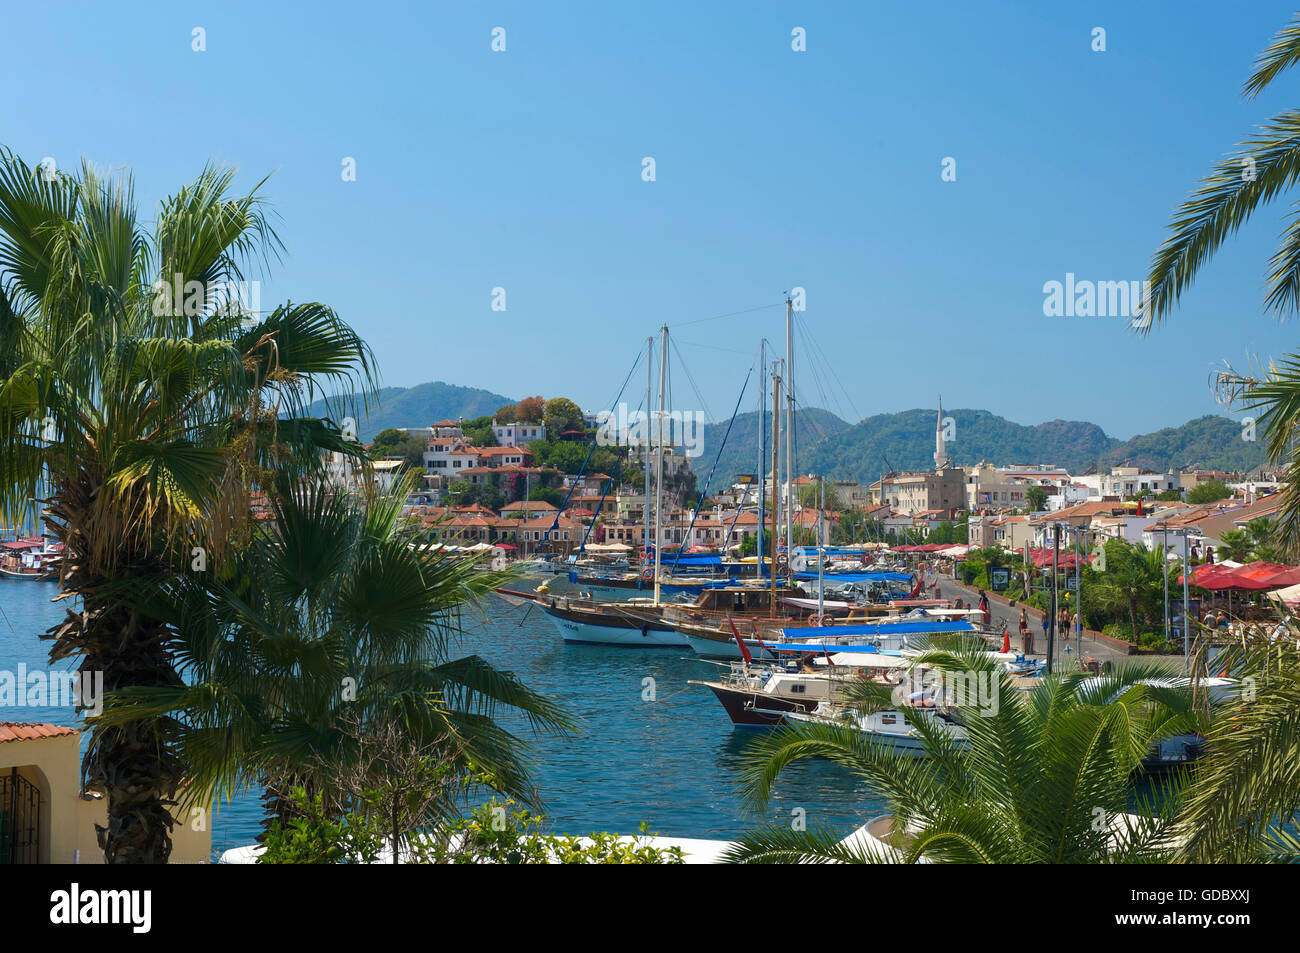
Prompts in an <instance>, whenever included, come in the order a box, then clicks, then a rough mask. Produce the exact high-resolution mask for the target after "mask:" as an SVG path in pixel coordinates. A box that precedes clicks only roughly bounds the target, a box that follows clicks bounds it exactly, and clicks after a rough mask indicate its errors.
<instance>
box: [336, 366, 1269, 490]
mask: <svg viewBox="0 0 1300 953" xmlns="http://www.w3.org/2000/svg"><path fill="white" fill-rule="evenodd" d="M546 396H547V397H554V396H564V395H563V393H562V392H560V391H557V392H556V393H553V394H546ZM514 402H515V399H514V398H510V397H505V396H503V395H501V394H497V393H494V392H493V391H489V390H484V389H482V388H478V387H461V386H459V385H456V384H447V383H444V382H442V381H432V382H430V383H426V384H417V385H416V386H414V387H385V388H383V389H382V390H381V391H380V392H379V401H378V405H377V406H376V407H373V408H372V409H371V412H370V415H369V417H365V418H358V420H359V424H360V426H359V427H358V430H359V432H360V437H361V439H362V440H363V441H369V440H371V439H373V437H374V436H375V434H377V433H379V431H381V430H384V429H386V428H388V427H427V426H429V425H430V424H432V423H434V422H435V421H438V420H442V419H444V418H450V419H452V420H456V419H458V418H461V417H464V418H466V419H468V418H472V417H481V416H484V415H486V414H491V413H494V412H495V411H496V410H497V409H498V408H500V407H502V406H504V405H506V404H513V403H514ZM313 408H314V410H313V412H319V411H320V405H319V404H316V405H313ZM944 415H945V416H947V417H952V419H953V424H954V431H955V439H954V440H952V441H951V442H949V443H948V454H949V457H950V458H951V460H952V462H953V463H954V464H956V465H959V466H960V465H967V464H973V463H978V462H980V461H981V460H987V461H988V462H989V463H993V464H997V465H999V466H1001V465H1006V464H1010V463H1051V464H1057V465H1060V466H1063V467H1065V468H1067V469H1068V470H1070V472H1071V473H1080V474H1081V473H1083V472H1084V471H1085V470H1086V469H1087V468H1088V467H1089V466H1092V465H1094V464H1095V465H1096V466H1098V467H1111V466H1114V465H1117V464H1119V463H1120V462H1122V461H1125V460H1128V461H1131V463H1132V465H1134V466H1139V467H1142V468H1145V469H1151V470H1164V469H1166V468H1170V467H1173V468H1178V467H1187V466H1199V467H1201V468H1204V469H1211V470H1250V469H1254V468H1255V467H1258V466H1260V465H1262V464H1263V463H1264V462H1265V461H1266V459H1267V454H1266V452H1265V450H1264V446H1263V443H1262V440H1263V435H1262V434H1261V435H1259V439H1257V440H1255V441H1249V440H1243V439H1242V435H1243V430H1242V427H1241V425H1240V424H1239V423H1237V422H1236V421H1234V420H1232V419H1231V418H1228V417H1220V416H1216V415H1214V414H1208V415H1206V416H1204V417H1197V418H1196V419H1194V420H1189V421H1187V422H1186V423H1184V424H1181V425H1180V426H1177V427H1166V428H1164V429H1163V430H1157V431H1155V432H1153V433H1149V434H1139V435H1138V436H1135V437H1133V438H1132V439H1131V440H1117V439H1115V438H1114V437H1110V436H1107V435H1106V433H1105V431H1103V430H1102V429H1101V428H1100V427H1099V426H1097V425H1096V424H1094V423H1089V422H1087V421H1082V420H1049V421H1046V422H1044V423H1041V424H1035V425H1026V424H1018V423H1015V422H1014V421H1011V420H1007V419H1006V418H1005V417H1000V416H998V415H997V414H994V413H991V412H989V411H987V410H971V409H959V410H948V409H946V408H945V411H944ZM797 420H798V430H797V432H796V435H795V436H796V466H797V469H798V471H799V472H800V473H824V474H826V475H827V476H829V477H833V478H836V479H855V480H858V481H859V482H863V483H869V482H871V481H873V480H876V479H878V478H879V477H880V475H881V474H882V473H884V472H886V471H887V470H889V469H894V470H929V469H931V468H932V467H933V466H934V425H935V411H934V410H933V409H927V408H918V409H915V410H905V411H901V412H899V413H893V414H876V415H874V416H872V417H867V418H866V419H865V420H862V421H860V422H859V423H856V424H849V423H848V422H847V421H845V420H842V419H841V418H840V417H838V416H836V415H835V414H833V413H831V412H830V411H829V410H822V409H820V408H815V407H809V408H805V409H804V410H802V411H800V412H799V414H798V417H797ZM771 425H772V418H771V416H770V415H769V416H768V418H767V426H768V427H769V428H770V427H771ZM726 430H727V421H725V420H723V421H721V422H719V423H716V424H709V425H707V426H706V427H705V429H704V453H703V455H702V456H701V457H700V458H698V459H696V460H694V461H692V465H693V467H694V469H695V472H696V473H697V474H698V475H699V480H700V484H701V486H702V485H703V482H704V478H705V477H706V476H708V473H709V470H710V468H711V467H712V466H713V463H714V459H715V458H716V457H717V454H718V447H719V445H720V444H721V442H722V438H723V434H725V433H726ZM766 438H767V450H768V460H769V461H770V459H771V457H770V454H771V432H770V430H769V431H768V432H767V435H766ZM768 466H770V463H768ZM756 469H758V414H757V413H754V412H752V411H751V412H749V413H745V414H740V415H738V416H737V417H736V422H735V425H734V426H733V428H732V432H731V436H730V438H729V439H728V440H727V445H726V447H725V448H723V451H722V457H721V460H720V462H719V464H718V475H717V476H716V477H715V478H714V481H713V484H712V486H711V487H710V489H711V490H717V489H720V488H721V487H723V486H725V485H727V484H729V483H730V481H731V480H732V479H733V478H734V476H735V474H737V473H753V472H754V471H755V470H756Z"/></svg>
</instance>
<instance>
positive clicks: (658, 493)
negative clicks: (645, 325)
mask: <svg viewBox="0 0 1300 953" xmlns="http://www.w3.org/2000/svg"><path fill="white" fill-rule="evenodd" d="M662 330H663V343H662V344H661V345H660V347H659V351H660V353H659V456H658V457H657V458H656V460H655V605H659V564H660V555H661V554H660V550H661V549H662V548H663V547H662V546H661V545H660V544H661V543H662V541H663V540H662V536H661V529H662V526H663V498H664V390H665V385H666V382H667V377H668V325H666V324H665V325H664V326H663V329H662Z"/></svg>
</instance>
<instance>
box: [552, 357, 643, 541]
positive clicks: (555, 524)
mask: <svg viewBox="0 0 1300 953" xmlns="http://www.w3.org/2000/svg"><path fill="white" fill-rule="evenodd" d="M640 361H641V355H640V354H639V353H638V354H637V356H636V360H635V361H633V362H632V366H631V367H630V368H629V369H628V372H627V377H625V378H623V386H622V387H620V388H619V389H618V393H617V394H615V395H614V399H613V401H611V402H610V405H611V406H614V405H617V404H618V402H619V399H620V398H621V397H622V396H623V391H625V390H627V383H628V381H630V380H631V379H632V374H633V372H634V371H635V370H636V366H637V364H639V363H640ZM599 441H600V431H599V430H597V431H596V433H594V434H592V437H591V446H589V447H588V448H587V456H586V458H585V459H584V460H583V461H582V466H581V467H579V468H578V473H577V475H578V476H582V475H583V474H584V473H586V471H587V464H588V463H590V462H591V455H592V453H594V452H595V450H596V444H597V443H598V442H599ZM577 488H578V481H577V480H574V481H573V484H572V485H571V486H570V487H569V492H568V493H566V494H564V499H563V500H562V501H561V502H560V508H559V509H558V510H556V511H555V518H554V519H553V520H552V521H551V526H550V528H549V529H547V531H546V532H545V533H543V534H542V538H541V540H540V541H539V542H538V544H537V548H538V549H541V547H542V546H544V545H546V543H547V542H549V541H550V538H551V533H552V532H554V531H555V530H557V529H559V527H560V514H561V513H563V512H564V509H565V507H567V506H568V505H569V497H571V496H573V491H574V490H576V489H577Z"/></svg>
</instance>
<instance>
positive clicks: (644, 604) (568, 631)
mask: <svg viewBox="0 0 1300 953" xmlns="http://www.w3.org/2000/svg"><path fill="white" fill-rule="evenodd" d="M661 330H662V334H663V344H662V346H661V347H660V352H661V353H660V356H659V441H658V442H659V452H658V455H657V457H656V461H655V462H656V465H655V514H654V515H655V531H654V539H655V546H654V547H653V548H654V564H653V569H652V568H651V567H650V565H648V564H647V565H646V566H645V568H643V569H642V570H641V579H642V580H643V581H644V582H645V583H647V584H649V583H653V584H654V599H653V600H645V599H634V600H629V601H627V602H597V601H595V600H594V599H591V598H582V597H571V596H562V595H555V596H549V595H548V596H546V597H545V598H542V599H539V600H538V602H537V604H538V606H539V607H540V608H541V609H542V611H543V612H545V613H546V614H547V615H548V616H549V617H550V619H551V621H552V622H553V623H554V624H555V628H556V630H557V631H558V632H559V633H560V637H561V638H563V639H564V641H566V642H578V643H583V644H587V645H622V646H629V647H635V648H687V647H688V645H689V643H688V642H687V641H686V637H685V636H683V635H682V634H681V633H679V632H677V631H675V630H674V629H673V627H672V626H671V625H668V624H667V623H665V622H663V621H662V619H660V618H659V614H660V612H661V611H662V607H663V605H664V603H663V601H662V595H663V593H662V581H663V580H662V564H661V559H662V557H661V553H660V547H659V545H658V541H659V538H660V535H661V529H662V526H661V514H662V512H663V484H664V450H665V447H666V443H665V440H664V416H665V415H664V397H665V391H666V383H667V381H666V379H667V375H668V326H667V325H664V327H663V328H662V329H661ZM646 353H647V362H646V406H647V407H649V406H650V401H651V387H652V382H653V376H652V375H653V373H654V338H653V337H649V338H647V339H646ZM649 450H650V439H649V434H647V436H646V451H647V452H646V460H645V466H646V493H645V517H646V527H645V532H646V539H645V547H644V552H645V553H646V554H647V555H648V554H649V552H650V549H651V547H650V538H649V532H650V527H649V515H650V514H649V510H650V493H649V486H650V456H651V454H650V452H649ZM633 608H635V609H637V610H640V611H638V612H636V613H633V612H632V611H630V610H631V609H633Z"/></svg>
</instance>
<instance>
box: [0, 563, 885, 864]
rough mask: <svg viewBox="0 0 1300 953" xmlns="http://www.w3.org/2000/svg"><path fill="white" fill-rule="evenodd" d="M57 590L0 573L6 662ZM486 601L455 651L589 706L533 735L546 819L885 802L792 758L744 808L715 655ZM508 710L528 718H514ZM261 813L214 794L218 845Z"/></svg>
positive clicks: (684, 822)
mask: <svg viewBox="0 0 1300 953" xmlns="http://www.w3.org/2000/svg"><path fill="white" fill-rule="evenodd" d="M55 593H56V587H55V586H54V585H53V584H51V583H35V582H13V581H10V580H0V610H2V612H3V615H2V616H0V669H5V670H9V671H13V670H15V669H16V668H17V665H18V664H19V663H21V662H25V663H26V665H27V667H28V669H29V670H33V669H42V670H43V669H45V668H46V667H47V665H48V662H47V656H46V651H47V649H48V645H49V643H47V642H44V641H42V640H40V639H38V638H37V635H38V634H39V633H40V632H42V631H44V630H45V629H46V628H47V627H48V626H50V625H51V624H53V623H55V622H57V621H58V620H59V619H60V618H62V616H63V613H64V608H63V607H64V606H66V605H68V602H66V601H65V602H63V603H57V604H56V603H51V602H50V601H49V600H50V598H51V597H52V596H54V595H55ZM483 608H484V612H483V613H482V614H481V616H474V617H471V618H468V619H467V622H466V626H465V632H464V637H463V640H462V642H461V645H460V647H459V651H458V653H457V654H460V655H468V654H475V653H477V654H479V655H482V656H483V657H484V658H486V659H487V660H488V661H490V662H491V663H492V664H494V665H496V666H498V667H500V668H505V669H510V670H512V671H514V672H515V673H516V674H517V675H519V676H520V678H522V679H523V680H524V681H525V682H526V683H527V684H528V685H529V686H531V687H532V688H534V689H536V690H538V691H542V692H545V693H547V694H549V695H551V696H553V697H555V698H556V699H558V700H560V701H561V702H562V703H563V704H564V705H566V706H567V707H568V708H569V709H570V710H571V711H573V712H574V713H576V714H577V715H579V716H581V718H582V719H583V730H582V731H581V733H580V734H578V735H577V736H576V737H571V738H556V737H546V736H543V737H539V738H532V736H531V735H530V736H529V738H530V739H532V741H533V743H534V749H533V758H534V761H535V763H536V771H535V777H536V780H537V783H538V785H539V787H540V789H541V793H542V797H543V798H544V800H545V813H546V816H547V818H548V819H549V827H550V829H552V830H554V831H556V832H559V833H566V834H585V833H589V832H591V831H595V830H605V831H614V832H616V833H634V832H635V831H636V829H637V827H638V826H639V825H640V824H641V822H642V821H644V822H646V823H647V824H649V825H650V828H651V829H652V830H654V831H656V832H658V833H660V834H664V835H668V836H675V837H713V838H730V837H734V836H736V835H738V834H741V833H743V832H744V831H745V830H746V829H748V828H750V827H752V826H753V825H755V824H757V823H760V822H764V821H780V822H783V823H789V822H790V820H791V818H792V816H793V815H792V812H793V811H794V809H795V808H802V809H803V810H804V811H805V812H806V816H807V822H808V824H809V826H813V825H816V824H824V825H829V826H832V827H834V828H836V829H839V830H842V831H843V832H844V833H845V834H847V833H849V832H850V831H851V830H852V829H853V827H855V826H856V825H857V824H859V823H861V822H862V820H863V819H865V818H866V817H869V816H871V814H873V813H876V812H877V809H878V808H879V807H880V802H878V801H876V800H874V799H872V798H870V797H868V796H867V794H866V792H865V790H864V789H863V788H862V787H861V786H860V785H859V784H858V783H857V782H855V781H854V780H853V779H852V778H850V777H849V776H848V774H847V773H846V772H844V771H843V770H842V769H840V768H837V767H835V766H834V765H831V764H828V763H824V762H813V763H806V764H803V765H799V766H796V767H795V768H792V769H789V770H787V772H786V774H785V775H784V776H783V778H782V781H781V783H780V785H779V787H778V790H777V792H776V796H775V797H774V798H773V801H772V803H771V804H770V805H769V807H768V808H767V809H766V810H765V811H764V813H763V815H762V816H761V817H760V816H757V815H754V814H750V813H747V812H746V811H745V810H744V809H743V807H742V805H741V803H740V798H739V794H738V789H737V784H736V779H737V776H738V773H739V767H740V765H741V762H742V761H743V759H744V757H745V746H746V745H747V744H748V743H749V742H750V741H751V740H752V738H753V733H752V732H749V731H744V730H733V729H732V727H731V722H730V721H728V719H727V716H726V714H725V713H724V712H723V710H722V707H721V706H720V705H719V704H718V702H717V700H716V699H715V698H714V697H713V693H712V692H710V691H709V690H708V689H706V688H702V687H698V686H688V685H687V684H686V681H687V679H690V678H706V677H708V676H709V674H710V673H712V672H714V671H716V668H715V667H714V666H711V665H708V664H706V663H704V662H700V661H698V660H696V659H693V658H684V657H683V655H684V654H686V653H688V652H689V650H685V649H683V650H677V649H658V650H639V649H620V648H611V647H598V646H583V645H565V644H564V643H563V642H561V641H560V637H559V634H558V633H557V632H556V631H555V628H554V626H553V625H552V624H551V622H550V620H549V619H548V618H547V617H546V615H545V614H543V613H542V612H540V611H538V610H536V609H533V610H532V611H527V610H525V609H515V608H512V607H509V606H507V605H505V604H504V603H502V602H501V601H500V600H498V599H495V598H493V599H492V600H490V601H489V602H488V603H486V604H485V605H484V607H483ZM62 667H64V668H70V667H71V666H68V665H67V664H66V663H65V664H64V665H63V666H62ZM646 678H652V679H654V682H653V688H654V696H655V700H653V701H647V700H643V693H644V692H645V684H646V683H644V681H643V680H644V679H646ZM0 720H4V721H49V722H53V723H55V724H65V725H76V724H77V718H76V715H75V713H74V712H73V711H72V710H71V709H68V708H3V709H0ZM506 723H507V724H508V725H509V726H510V727H511V728H512V730H516V731H517V732H518V733H522V732H525V731H526V728H525V727H524V726H523V724H522V722H520V723H515V722H511V721H510V720H509V719H507V720H506ZM259 818H260V808H259V805H258V802H257V797H256V792H251V793H249V794H247V795H244V796H241V797H239V798H237V799H236V800H234V801H233V802H231V803H229V804H224V805H219V806H218V810H217V814H216V817H215V819H214V822H213V832H212V846H213V848H214V850H215V851H218V852H220V851H223V850H226V849H227V848H230V847H236V846H240V845H243V844H248V843H250V842H251V841H252V839H253V838H254V836H256V833H257V829H258V821H259Z"/></svg>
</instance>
